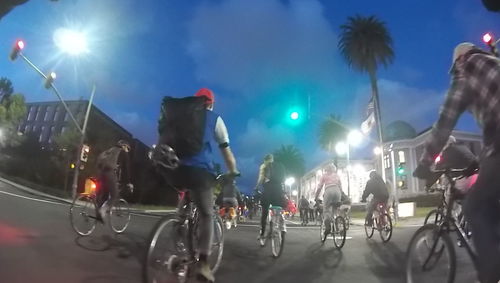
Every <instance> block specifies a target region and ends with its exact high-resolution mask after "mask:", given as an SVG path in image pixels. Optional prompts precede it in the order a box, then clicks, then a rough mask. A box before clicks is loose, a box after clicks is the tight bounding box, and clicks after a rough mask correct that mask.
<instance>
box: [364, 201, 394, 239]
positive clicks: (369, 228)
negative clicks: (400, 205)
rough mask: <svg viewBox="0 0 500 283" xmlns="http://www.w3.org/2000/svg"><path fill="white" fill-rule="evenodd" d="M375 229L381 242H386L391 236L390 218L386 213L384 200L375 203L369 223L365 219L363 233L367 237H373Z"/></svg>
mask: <svg viewBox="0 0 500 283" xmlns="http://www.w3.org/2000/svg"><path fill="white" fill-rule="evenodd" d="M375 230H377V231H378V232H379V234H380V238H381V239H382V242H384V243H387V242H388V241H389V240H390V239H391V237H392V219H391V216H390V215H389V214H388V213H387V207H386V204H385V203H384V202H380V203H377V205H376V206H375V210H374V211H373V215H372V221H371V224H370V223H368V221H365V233H366V237H367V238H368V239H371V238H372V237H373V233H374V232H375Z"/></svg>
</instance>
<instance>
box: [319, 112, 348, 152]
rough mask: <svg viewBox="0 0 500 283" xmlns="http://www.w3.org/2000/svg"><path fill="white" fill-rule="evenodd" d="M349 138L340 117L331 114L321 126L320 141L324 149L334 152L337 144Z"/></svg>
mask: <svg viewBox="0 0 500 283" xmlns="http://www.w3.org/2000/svg"><path fill="white" fill-rule="evenodd" d="M346 136H347V129H346V127H344V125H343V124H342V119H341V117H340V116H339V115H334V114H330V115H329V116H328V117H327V118H326V119H325V120H324V121H323V122H322V123H321V125H320V126H319V132H318V141H319V144H320V146H321V148H322V149H324V150H326V151H328V152H332V151H333V149H334V148H335V144H336V143H337V142H339V141H341V140H343V139H345V137H346Z"/></svg>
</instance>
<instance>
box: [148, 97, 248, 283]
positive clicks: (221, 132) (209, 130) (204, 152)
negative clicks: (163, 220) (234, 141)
mask: <svg viewBox="0 0 500 283" xmlns="http://www.w3.org/2000/svg"><path fill="white" fill-rule="evenodd" d="M195 96H197V97H203V98H205V108H206V113H205V114H206V116H205V119H204V124H203V125H201V126H202V127H204V131H203V137H202V139H203V140H202V142H203V145H202V149H201V151H199V152H198V153H196V154H195V155H193V156H185V157H180V158H179V159H180V160H179V165H180V166H179V167H178V168H176V169H175V170H174V171H173V172H170V177H171V182H172V183H173V185H174V186H175V187H180V188H187V189H188V190H189V191H190V197H191V198H192V200H193V201H194V202H195V204H196V206H197V207H198V212H199V228H198V229H199V233H200V241H199V245H198V246H199V251H198V252H199V262H197V263H196V273H197V276H198V277H199V278H200V279H201V280H206V281H211V282H213V281H214V280H215V278H214V275H213V274H212V272H211V270H210V265H209V263H208V256H209V255H210V251H211V246H212V236H213V226H214V225H213V186H214V181H215V175H216V170H215V166H214V160H213V157H212V151H213V148H212V144H211V143H212V142H216V143H217V145H218V147H219V150H220V152H221V155H222V157H223V159H224V162H225V164H226V167H227V169H228V170H229V172H230V173H231V174H232V175H238V174H239V173H238V170H237V167H236V159H235V158H234V155H233V153H232V151H231V148H230V147H229V135H228V132H227V128H226V125H225V124H224V121H223V120H222V118H221V117H220V116H219V115H218V114H216V113H215V112H213V111H212V110H213V107H214V102H215V98H214V93H213V92H212V91H211V90H210V89H207V88H202V89H200V90H198V91H197V92H196V94H195ZM182 122H183V121H178V123H182ZM193 131H194V130H193ZM167 135H168V133H161V132H160V140H159V143H158V144H167V139H168V136H167Z"/></svg>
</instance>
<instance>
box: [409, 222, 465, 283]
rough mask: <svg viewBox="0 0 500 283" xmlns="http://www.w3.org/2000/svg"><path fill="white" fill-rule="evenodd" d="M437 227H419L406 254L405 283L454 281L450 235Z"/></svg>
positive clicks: (454, 264) (452, 248) (453, 255)
mask: <svg viewBox="0 0 500 283" xmlns="http://www.w3.org/2000/svg"><path fill="white" fill-rule="evenodd" d="M439 229H440V228H439V226H437V225H435V224H426V225H424V226H422V227H420V228H419V229H418V230H417V231H416V232H415V234H414V235H413V237H412V239H411V240H410V244H409V245H408V250H407V252H406V282H407V283H420V282H446V283H453V282H454V280H455V269H456V256H455V248H454V247H453V243H452V241H451V238H450V235H449V234H448V233H445V232H441V235H439Z"/></svg>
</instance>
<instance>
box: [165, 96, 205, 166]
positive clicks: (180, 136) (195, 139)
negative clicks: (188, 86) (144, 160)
mask: <svg viewBox="0 0 500 283" xmlns="http://www.w3.org/2000/svg"><path fill="white" fill-rule="evenodd" d="M205 100H206V99H205V98H204V97H196V96H190V97H184V98H174V97H170V96H166V97H164V98H163V102H162V106H161V113H160V120H159V123H158V132H159V135H160V143H161V144H167V145H169V146H170V147H172V148H173V149H174V150H175V152H176V154H177V156H178V157H179V158H185V157H190V156H193V155H196V154H197V153H199V152H200V151H201V150H202V149H203V137H204V135H205V121H206V116H207V110H206V107H205Z"/></svg>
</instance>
